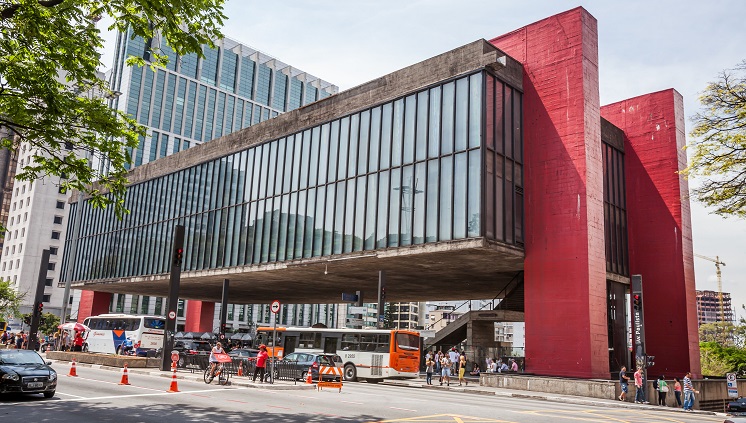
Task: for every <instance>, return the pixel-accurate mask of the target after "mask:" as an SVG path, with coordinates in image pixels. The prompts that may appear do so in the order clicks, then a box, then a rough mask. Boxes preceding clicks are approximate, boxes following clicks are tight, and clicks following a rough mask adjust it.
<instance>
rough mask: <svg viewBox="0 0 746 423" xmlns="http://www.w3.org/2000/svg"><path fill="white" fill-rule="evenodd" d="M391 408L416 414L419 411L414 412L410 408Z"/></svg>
mask: <svg viewBox="0 0 746 423" xmlns="http://www.w3.org/2000/svg"><path fill="white" fill-rule="evenodd" d="M389 408H393V409H394V410H404V411H411V412H413V413H416V412H417V410H412V409H409V408H400V407H389Z"/></svg>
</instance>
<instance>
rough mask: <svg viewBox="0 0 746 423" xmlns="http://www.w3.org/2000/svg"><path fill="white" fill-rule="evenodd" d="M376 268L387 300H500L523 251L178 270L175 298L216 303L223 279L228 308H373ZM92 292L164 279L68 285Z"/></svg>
mask: <svg viewBox="0 0 746 423" xmlns="http://www.w3.org/2000/svg"><path fill="white" fill-rule="evenodd" d="M379 270H384V271H385V272H386V276H385V277H386V280H387V292H386V300H387V301H395V302H396V301H418V300H423V301H424V300H443V301H445V300H458V299H471V298H474V297H475V295H476V296H480V295H481V296H486V297H490V298H493V297H495V298H504V296H505V290H504V288H505V287H506V286H507V285H508V284H509V282H510V281H511V280H513V279H514V278H515V276H516V274H518V273H519V272H520V271H522V270H523V252H522V251H520V250H517V249H514V248H509V247H505V246H501V245H499V244H496V243H491V242H489V241H486V240H482V239H473V240H464V241H452V242H447V243H441V244H434V245H433V244H426V245H421V246H413V247H403V248H397V249H389V250H383V251H378V252H376V253H375V254H359V255H354V254H349V255H341V256H339V257H336V258H335V257H331V258H326V257H322V258H319V259H310V260H302V261H300V260H299V261H298V262H295V263H281V264H268V265H260V266H242V267H234V268H228V269H219V270H204V271H191V272H185V273H182V275H181V282H180V289H179V297H180V298H184V299H190V300H201V301H217V302H219V301H220V299H221V295H222V289H223V281H224V280H225V279H228V280H229V283H230V302H231V303H232V304H257V303H268V302H271V301H272V300H275V299H278V298H281V299H282V301H283V302H284V303H289V304H303V303H339V302H341V301H342V293H353V294H354V293H355V291H363V293H364V295H365V298H366V299H365V301H370V302H376V301H377V300H378V299H377V291H378V279H379ZM73 286H74V287H75V288H82V289H92V290H95V291H100V292H110V293H131V294H139V295H152V296H161V297H165V296H167V295H168V287H169V275H167V274H163V275H154V276H144V277H133V278H119V279H116V280H112V281H96V282H92V283H87V284H81V283H75V284H74V285H73Z"/></svg>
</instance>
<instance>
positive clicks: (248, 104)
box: [71, 33, 338, 331]
mask: <svg viewBox="0 0 746 423" xmlns="http://www.w3.org/2000/svg"><path fill="white" fill-rule="evenodd" d="M131 35H132V34H131V33H119V34H118V35H117V42H116V52H115V57H114V65H113V67H112V71H111V73H110V75H109V82H110V85H111V88H112V89H113V90H115V91H118V92H121V93H122V95H121V96H120V97H118V98H115V99H112V102H111V105H112V107H114V108H116V109H118V110H121V111H123V112H125V113H128V114H129V115H130V116H131V117H133V118H134V119H136V120H137V122H138V123H140V124H141V125H144V126H145V127H146V128H147V135H146V136H145V137H143V138H141V140H140V144H139V145H138V147H137V148H136V149H135V150H133V151H130V155H131V158H132V163H130V165H129V167H136V166H140V165H142V164H145V163H148V162H151V161H154V160H156V159H158V158H161V157H165V156H168V155H171V154H173V153H177V152H179V151H182V150H186V149H188V148H190V147H194V146H196V145H199V144H202V143H204V142H207V141H210V140H212V139H214V138H219V137H221V136H223V135H227V134H229V133H231V132H235V131H238V130H239V129H242V128H246V127H248V126H251V125H255V124H257V123H260V122H263V121H265V120H267V119H271V118H274V117H276V116H277V115H279V114H281V113H284V112H288V111H290V110H293V109H296V108H298V107H300V106H303V105H307V104H310V103H313V102H314V101H317V100H320V99H323V98H326V97H328V96H330V95H332V94H335V93H337V91H338V87H336V86H334V85H332V84H331V83H329V82H326V81H324V80H321V79H319V78H317V77H315V76H312V75H310V74H308V73H306V72H304V71H302V70H299V69H297V68H295V67H293V66H290V65H288V64H285V63H283V62H281V61H280V60H278V59H276V58H274V57H272V56H269V55H267V54H265V53H262V52H260V51H258V50H256V49H254V48H252V47H249V46H248V45H245V44H242V43H239V42H237V41H234V40H231V39H229V38H224V39H222V40H217V41H216V42H215V44H216V48H214V49H213V48H210V47H208V46H204V47H203V53H204V56H205V57H204V58H200V57H198V56H197V55H196V54H189V55H186V56H178V55H176V53H174V51H173V50H172V49H171V48H170V47H169V46H168V45H167V44H166V43H165V40H163V39H161V38H160V37H159V36H156V37H155V38H153V39H152V40H144V39H142V38H140V37H134V38H133V37H132V36H131ZM151 48H156V49H157V48H160V49H161V52H162V53H163V54H166V55H167V56H168V57H169V63H168V65H167V66H166V68H165V69H157V70H155V71H153V70H151V68H150V67H149V66H147V65H146V66H143V67H136V66H134V67H130V66H127V65H126V64H125V61H126V60H127V58H128V57H130V56H138V57H142V58H143V59H145V61H146V63H147V64H149V63H150V59H151V57H150V55H149V53H148V50H149V49H151ZM223 172H224V173H225V174H223V175H222V176H224V177H225V176H226V174H227V173H228V172H229V171H227V170H224V171H223ZM219 188H220V187H216V189H219ZM199 303H200V302H199V301H183V300H182V301H180V303H179V308H178V310H179V311H178V313H177V315H178V317H177V327H179V328H180V329H185V330H192V329H195V328H189V327H185V321H186V316H187V314H188V313H189V311H188V309H189V307H190V304H191V305H192V308H194V309H197V308H200V307H201V305H199ZM164 310H165V299H164V298H161V297H151V296H146V295H139V296H138V295H130V294H116V295H114V296H112V300H111V302H110V305H109V309H108V310H107V311H110V312H123V313H141V314H163V313H164ZM200 310H201V308H200ZM336 314H337V313H336V306H335V305H327V304H321V305H319V304H293V305H288V304H285V305H283V307H282V309H281V311H280V313H279V315H278V324H281V325H300V326H310V325H312V324H315V323H323V324H325V325H327V326H329V327H334V326H335V325H336V324H337V320H336V318H337V316H336ZM71 315H72V316H73V317H77V304H75V305H74V307H73V310H72V312H71ZM219 316H220V304H216V305H215V307H214V319H213V322H212V325H210V324H206V325H203V326H202V327H200V328H199V329H200V330H206V331H211V330H214V329H215V328H217V327H218V322H219ZM270 322H271V320H270V311H269V305H243V304H242V305H239V304H235V305H234V304H230V305H229V308H228V312H227V327H228V328H233V329H240V330H246V329H249V328H251V327H252V326H254V325H262V324H269V323H270Z"/></svg>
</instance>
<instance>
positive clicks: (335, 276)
mask: <svg viewBox="0 0 746 423" xmlns="http://www.w3.org/2000/svg"><path fill="white" fill-rule="evenodd" d="M495 46H497V48H496V47H495ZM498 48H499V50H498ZM503 52H505V53H503ZM476 72H482V76H483V79H482V80H483V81H487V82H485V83H484V85H482V86H481V89H482V90H484V91H483V97H482V101H484V103H482V104H483V105H485V106H484V109H483V113H484V115H485V116H487V117H486V118H484V120H483V122H484V125H483V127H482V130H483V133H480V137H482V139H481V141H480V142H481V143H480V144H479V145H478V147H474V148H473V149H472V151H473V152H479V153H480V154H481V156H480V157H481V160H482V164H483V166H482V167H481V168H478V169H477V173H480V172H481V173H480V175H482V174H484V175H492V174H491V173H490V172H492V171H493V170H494V169H498V167H497V166H495V167H491V166H492V164H493V162H492V161H491V160H493V159H494V157H495V156H492V155H491V154H492V153H493V152H496V151H497V149H496V148H495V145H496V143H495V140H494V138H490V137H491V136H492V135H491V134H493V132H492V131H493V130H494V126H496V125H498V124H499V125H500V127H501V128H502V127H503V125H504V122H503V121H502V120H500V121H498V120H494V121H493V120H490V116H493V117H496V116H497V113H496V112H495V110H494V109H490V107H492V106H493V104H491V103H490V101H489V99H490V95H491V94H492V92H490V90H491V89H492V88H494V85H493V86H492V88H489V87H490V86H489V84H490V81H498V82H492V83H493V84H498V83H501V84H504V85H501V86H502V87H503V88H505V89H506V90H507V89H508V88H510V89H511V90H514V91H513V92H515V93H517V94H515V95H516V98H518V100H517V104H518V105H519V106H520V113H522V119H518V120H517V122H518V124H517V126H513V127H512V128H511V129H510V133H511V134H514V133H515V132H518V136H517V139H518V140H520V142H521V144H520V150H521V151H519V152H516V154H518V156H519V158H518V159H516V158H515V157H510V160H511V167H512V166H522V167H523V169H525V170H523V171H521V172H516V173H515V174H511V177H520V178H521V183H523V184H524V185H521V186H518V185H517V184H516V185H511V187H514V188H515V190H514V191H511V196H510V197H505V198H506V199H508V200H510V201H513V200H515V201H516V202H515V203H511V204H520V207H522V209H520V210H519V211H517V212H516V214H515V215H514V216H513V217H515V216H520V217H521V218H523V216H524V214H525V220H521V223H522V225H521V226H520V228H519V230H517V231H515V233H514V235H516V238H515V239H513V238H511V239H510V242H508V241H504V242H497V241H493V240H492V239H491V238H490V233H491V232H490V231H491V230H492V236H494V232H495V225H494V224H493V223H491V221H490V220H489V219H486V218H485V217H484V215H485V214H487V213H489V212H490V211H491V209H490V207H492V206H494V205H495V204H499V202H498V201H494V199H495V198H498V196H497V194H494V193H493V190H494V189H495V186H494V185H492V186H491V185H489V182H490V180H489V179H486V178H485V179H483V180H482V182H481V183H482V184H483V185H481V186H480V188H481V195H482V197H481V198H480V201H481V203H480V207H481V211H482V212H481V213H480V214H479V216H480V217H479V219H482V221H481V222H482V223H481V225H479V227H478V232H479V235H480V236H469V237H462V239H453V240H448V241H443V242H429V241H428V242H423V243H422V244H420V245H406V246H403V245H401V244H402V241H401V239H402V236H401V235H400V234H397V235H396V236H397V238H396V241H395V244H396V246H395V247H391V248H377V249H376V248H373V249H370V250H367V251H359V252H354V253H353V252H349V253H345V254H322V255H321V256H320V257H312V258H310V257H309V258H305V256H303V257H304V258H295V259H291V260H283V259H277V260H276V261H275V262H274V263H272V262H269V263H265V262H264V261H265V260H264V258H262V259H261V260H259V261H260V262H257V261H256V260H257V254H256V253H255V254H254V263H253V264H251V265H246V266H222V267H221V266H217V267H215V268H211V269H210V270H189V271H185V272H184V273H183V274H182V281H181V283H182V285H181V296H182V297H184V298H193V299H198V300H203V301H216V300H217V299H218V298H219V297H220V286H221V283H222V281H223V279H229V280H230V281H231V292H230V296H231V299H230V302H234V303H241V302H246V303H256V302H262V301H268V300H272V299H279V300H281V301H283V302H289V303H292V302H317V303H323V302H327V303H328V302H339V301H340V299H341V293H343V292H354V291H358V290H362V291H363V292H364V296H365V299H366V300H373V299H375V298H376V291H377V282H378V271H380V270H385V271H386V275H387V279H388V284H387V288H386V295H387V298H386V300H387V301H415V300H440V299H443V300H446V299H448V300H452V299H459V298H461V299H472V298H489V297H493V296H496V297H499V296H500V295H505V294H506V292H507V291H508V290H507V289H506V288H507V287H509V286H510V282H511V281H512V280H514V278H516V277H517V276H518V275H520V277H521V280H522V282H523V287H522V288H523V291H522V293H523V297H524V298H525V301H524V302H525V310H520V311H524V314H523V316H524V317H525V322H526V370H527V371H529V372H531V373H535V374H544V375H554V376H570V377H581V378H608V377H609V374H610V370H614V369H618V368H619V367H620V366H621V365H627V367H628V368H629V367H631V366H632V365H633V363H632V362H631V357H630V354H629V352H628V350H627V339H628V335H629V334H628V333H627V332H626V327H627V323H628V322H629V314H628V313H629V304H628V303H626V302H625V294H627V293H629V285H628V284H629V275H632V274H641V275H642V276H643V278H642V280H643V287H644V291H645V320H646V322H647V327H646V331H647V333H648V339H647V344H646V348H647V353H648V354H650V355H656V356H657V357H658V359H657V360H656V362H657V364H656V370H657V371H660V372H662V373H665V374H684V373H685V372H686V371H690V370H691V371H692V372H693V373H694V374H695V375H697V374H698V373H699V369H700V365H699V351H698V339H697V322H696V309H695V307H694V299H695V295H694V274H693V263H692V261H693V251H692V241H691V217H690V212H689V204H688V200H687V197H686V193H687V192H688V185H687V182H686V180H684V179H683V178H682V177H681V176H680V175H679V174H678V173H677V171H678V170H680V169H682V168H683V167H685V166H686V155H685V153H684V152H683V150H682V147H683V145H684V142H685V136H684V116H683V101H682V98H681V96H680V95H679V94H678V93H677V92H676V91H675V90H673V89H668V90H665V91H661V92H657V93H653V94H646V95H643V96H639V97H634V98H631V99H628V100H624V101H621V102H618V103H614V104H611V105H607V106H604V107H601V105H600V100H599V69H598V30H597V22H596V20H595V18H594V17H593V16H591V15H590V14H589V13H588V12H587V11H586V10H584V9H582V8H576V9H573V10H570V11H568V12H565V13H562V14H559V15H556V16H552V17H549V18H547V19H544V20H542V21H539V22H536V23H534V24H531V25H528V26H526V27H524V28H521V29H518V30H516V31H513V32H511V33H508V34H506V35H503V36H500V37H497V38H495V39H493V40H491V41H489V42H487V41H484V40H479V41H476V42H474V43H471V44H468V45H466V46H463V47H461V48H458V49H455V50H452V51H450V52H447V53H444V54H442V55H439V56H436V57H434V58H431V59H428V60H425V61H423V62H421V63H418V64H416V65H413V66H410V67H408V68H405V69H402V70H400V71H397V72H394V73H392V74H390V75H387V76H384V77H382V78H379V79H377V80H374V81H371V82H369V83H366V84H363V85H361V86H358V87H355V88H352V89H350V90H348V91H345V92H342V93H339V94H337V95H335V96H332V97H329V98H327V99H325V100H322V101H319V102H316V103H313V104H311V105H309V106H306V107H303V108H300V109H297V110H294V111H292V112H289V113H286V114H283V115H280V116H278V117H277V118H275V119H271V120H269V121H266V122H263V123H261V124H259V125H256V126H252V127H249V128H246V129H244V130H241V131H239V132H237V133H234V134H230V135H227V136H224V137H222V138H219V139H216V140H213V141H210V142H209V143H206V144H203V145H201V146H198V147H196V148H192V149H189V150H187V151H183V152H180V153H178V154H175V155H173V156H169V157H166V158H163V159H160V160H157V161H155V162H152V163H148V164H146V165H144V166H141V167H138V168H136V169H134V170H133V171H132V172H131V173H130V175H129V179H130V181H131V183H132V184H133V185H137V184H140V183H147V182H148V181H152V180H155V179H157V178H161V177H165V176H167V175H169V174H172V173H175V172H179V171H180V170H182V169H185V168H189V167H191V166H195V165H197V164H200V163H204V162H206V161H210V160H216V159H220V158H221V157H225V156H227V155H230V154H233V153H236V152H238V151H242V150H245V149H247V148H250V147H252V146H257V145H260V144H262V143H266V142H268V141H270V140H277V139H278V137H285V136H288V135H290V134H297V133H298V131H304V130H307V129H308V128H312V127H315V126H318V125H320V124H322V123H324V122H330V121H332V120H335V119H341V118H343V117H344V116H348V115H349V114H350V113H356V112H360V111H361V110H366V108H370V107H371V106H372V105H380V104H382V103H384V102H389V101H393V100H396V99H397V98H399V99H401V97H402V96H406V95H408V94H410V97H411V96H412V95H411V94H412V93H414V92H416V91H417V90H422V89H424V88H427V87H431V86H434V84H439V83H443V84H444V83H446V81H452V80H454V79H456V78H462V77H463V76H465V75H466V76H468V75H470V74H471V75H474V74H475V73H476ZM493 77H494V79H490V78H493ZM470 83H471V82H469V83H467V86H469V85H468V84H470ZM506 87H507V88H506ZM506 92H507V91H506ZM519 94H520V95H519ZM454 103H456V102H455V101H454ZM415 104H416V103H415ZM512 104H515V103H512ZM502 117H503V115H502V114H501V115H500V118H501V119H502ZM603 119H606V120H607V121H608V122H610V124H612V125H614V126H616V129H614V130H613V131H611V132H615V131H616V132H619V131H621V132H622V134H621V135H620V136H619V137H618V138H619V139H618V140H617V141H618V143H615V142H614V141H613V140H612V141H609V140H608V139H604V136H605V135H607V133H608V132H609V131H608V130H607V129H608V128H606V127H605V126H604V124H603ZM490 125H494V126H490ZM513 125H516V121H513ZM505 126H506V127H510V125H509V124H508V125H505ZM605 128H606V129H605ZM501 134H502V133H501ZM612 138H613V137H612ZM304 140H305V138H304ZM500 142H502V141H500ZM616 144H618V145H616ZM524 145H525V148H524V147H523V146H524ZM469 148H471V147H469ZM490 148H492V149H491V150H490ZM505 148H506V151H507V148H508V147H507V146H506V147H505ZM516 148H519V147H518V146H516ZM466 150H468V148H466V149H465V150H464V151H466ZM524 150H525V151H524ZM610 152H612V153H613V154H612V153H610ZM448 154H451V153H448ZM608 154H612V155H608ZM502 158H504V159H505V160H508V155H507V154H504V155H503V156H502ZM441 160H442V158H441ZM447 160H451V159H450V158H448V159H447ZM469 160H470V163H471V159H469ZM449 163H451V162H449ZM501 163H502V162H501ZM470 170H471V169H470ZM499 171H503V169H502V168H499ZM371 172H373V170H371ZM511 172H512V169H511ZM524 173H525V175H524ZM216 174H217V173H216ZM335 174H336V171H335ZM397 175H398V173H397ZM347 177H348V176H344V178H347ZM386 177H387V178H388V176H386ZM490 177H492V176H490ZM344 178H343V179H344ZM272 179H273V177H270V181H271V180H272ZM392 179H393V177H392ZM524 181H525V182H524ZM610 181H611V182H610ZM188 183H190V184H191V183H195V184H197V183H198V182H194V181H188ZM279 183H280V182H279V179H278V184H279ZM326 183H327V181H324V182H323V184H326ZM330 184H331V182H330ZM185 187H190V185H188V184H187V185H185ZM404 188H405V186H404V185H403V183H402V185H400V188H397V189H401V190H402V191H403V190H404ZM410 188H411V187H410ZM467 188H468V186H467V185H465V186H464V189H467ZM524 188H525V194H524ZM416 189H417V187H415V188H414V190H415V191H416ZM268 191H269V189H268ZM339 192H342V193H344V191H337V193H338V195H337V196H338V197H339ZM500 193H501V194H502V191H500ZM275 194H277V192H276V193H275ZM493 194H494V195H493ZM397 195H398V194H397ZM524 195H525V205H524ZM348 197H349V196H348ZM332 198H334V197H333V196H332ZM516 199H519V200H516ZM252 201H253V200H252ZM260 201H263V200H260ZM506 201H507V200H506ZM275 204H276V203H275ZM453 204H454V203H453V202H452V203H451V205H453ZM485 204H488V205H487V206H485ZM396 207H399V203H397V205H396ZM511 207H512V206H511ZM516 208H518V206H516ZM404 209H405V205H404V204H402V206H401V210H402V213H404ZM410 209H411V213H412V214H414V212H415V210H414V205H412V206H411V207H410ZM261 210H264V209H261ZM513 210H515V208H514V209H513ZM133 212H134V213H137V210H133ZM192 212H193V213H194V212H195V211H194V210H192ZM196 212H200V211H199V210H197V211H196ZM279 215H280V214H279V213H278V216H279ZM256 216H259V217H262V218H265V216H263V215H260V214H257V215H256ZM402 216H404V214H402ZM172 218H173V217H172ZM278 219H279V218H278ZM403 219H404V218H402V221H403ZM408 219H411V218H410V217H408ZM450 219H452V220H451V223H453V221H454V220H455V218H453V217H451V218H450ZM464 220H466V219H464ZM415 222H416V220H415ZM395 223H396V225H398V224H399V223H398V221H397V222H395ZM462 223H463V222H462ZM510 223H511V225H512V224H514V223H515V222H513V221H511V222H510ZM490 224H493V226H492V227H490ZM500 224H502V222H501V223H500ZM264 225H265V228H267V227H269V225H268V224H266V223H264ZM498 226H499V225H498ZM504 227H505V228H510V230H513V228H514V226H508V225H507V224H505V226H504ZM330 228H331V227H330V226H328V225H327V227H326V229H324V228H323V227H322V229H321V232H319V233H317V234H316V235H318V236H319V237H322V236H326V235H325V233H324V232H323V231H324V230H327V231H330V230H331V229H330ZM498 229H501V228H498ZM335 230H336V227H335ZM397 230H398V226H397ZM501 230H502V229H501ZM265 231H266V229H265ZM524 231H525V236H523V233H524ZM401 232H403V231H401ZM256 233H257V232H256V230H255V232H253V234H256ZM386 233H388V234H389V236H390V233H389V232H388V231H386ZM166 236H167V237H169V239H170V236H171V235H170V234H166ZM258 236H261V235H258ZM518 236H520V240H518V239H517V237H518ZM385 237H386V235H385V234H384V239H385ZM371 239H372V240H377V238H375V237H372V238H371ZM359 240H360V242H363V241H366V242H367V238H366V239H363V237H361V238H359ZM409 241H410V243H412V244H414V242H412V235H411V233H410V235H409ZM210 242H212V241H210ZM389 242H391V238H389ZM112 243H113V244H116V243H115V242H112ZM101 245H102V246H103V245H104V244H103V243H102V244H101ZM258 245H259V244H257V246H258ZM389 245H390V244H389ZM102 248H103V247H102ZM524 251H525V254H524ZM226 254H227V253H226ZM213 261H214V260H213ZM102 262H103V261H102ZM86 271H88V270H87V269H81V270H80V272H79V273H81V274H87V273H86ZM521 271H523V273H522V274H521ZM152 273H154V274H151V275H148V274H147V273H144V274H141V275H142V276H133V277H122V276H121V275H120V276H116V277H109V278H107V277H86V276H81V277H77V278H75V279H74V280H73V282H72V283H73V287H74V288H78V289H84V290H89V295H88V296H87V297H84V299H85V301H86V304H85V306H84V304H83V301H81V310H84V309H86V310H88V312H89V313H93V312H95V311H96V310H100V309H101V304H102V303H103V302H104V301H105V302H106V303H107V304H108V300H109V298H110V295H109V294H107V293H111V292H120V293H121V292H127V293H138V294H145V295H165V294H166V292H167V286H168V277H167V274H166V273H165V272H160V273H158V272H152ZM90 291H99V292H101V293H102V295H101V297H100V301H97V300H96V298H95V297H96V295H95V294H94V293H92V292H90ZM169 309H173V305H172V306H171V307H170V308H169ZM207 314H209V313H205V315H207ZM195 316H196V314H195Z"/></svg>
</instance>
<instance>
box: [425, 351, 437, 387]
mask: <svg viewBox="0 0 746 423" xmlns="http://www.w3.org/2000/svg"><path fill="white" fill-rule="evenodd" d="M434 367H435V362H434V361H433V359H432V358H430V357H428V358H427V361H425V375H426V376H425V383H427V384H428V385H432V384H433V368H434Z"/></svg>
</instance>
